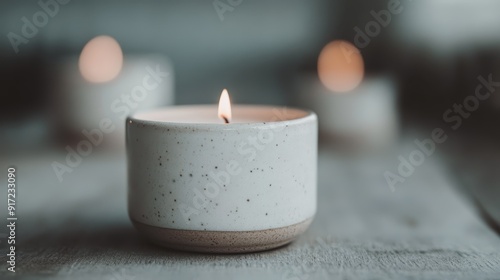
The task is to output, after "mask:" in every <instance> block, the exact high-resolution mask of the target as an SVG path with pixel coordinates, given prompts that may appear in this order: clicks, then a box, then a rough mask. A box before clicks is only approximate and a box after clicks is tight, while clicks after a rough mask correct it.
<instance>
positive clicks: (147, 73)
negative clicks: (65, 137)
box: [53, 36, 174, 147]
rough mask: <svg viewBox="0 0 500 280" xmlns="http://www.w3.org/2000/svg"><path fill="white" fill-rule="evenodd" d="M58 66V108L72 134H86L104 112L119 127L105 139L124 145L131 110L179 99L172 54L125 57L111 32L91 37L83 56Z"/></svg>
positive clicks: (61, 122)
mask: <svg viewBox="0 0 500 280" xmlns="http://www.w3.org/2000/svg"><path fill="white" fill-rule="evenodd" d="M56 72H57V73H56V74H55V76H56V77H58V78H59V80H58V81H57V83H56V84H55V85H54V87H55V88H54V90H53V92H54V93H55V96H54V98H53V100H54V105H55V107H56V108H54V110H53V111H54V112H55V114H54V117H55V119H56V122H57V123H58V124H59V126H60V127H61V128H62V129H63V130H64V131H65V132H67V133H70V134H73V135H72V136H77V137H78V136H79V137H85V136H83V134H82V130H83V129H85V130H87V131H90V130H93V129H97V128H99V124H100V122H101V121H102V120H103V119H104V118H106V119H110V120H111V121H112V123H113V127H115V130H114V131H113V132H111V133H108V134H106V137H104V143H106V144H113V147H116V146H121V147H124V144H125V141H124V137H123V135H124V131H125V126H124V120H125V119H126V117H127V116H128V115H129V114H130V113H133V112H136V111H138V110H143V109H148V108H155V107H159V106H166V105H170V104H172V103H173V101H174V88H173V83H174V80H173V77H174V75H173V68H172V66H171V63H170V62H169V60H168V59H167V58H166V57H165V56H163V55H159V54H140V55H139V54H133V55H127V56H125V57H124V56H123V53H122V50H121V47H120V45H119V44H118V42H117V41H116V40H115V39H113V38H111V37H109V36H97V37H95V38H93V39H92V40H90V41H89V42H88V43H87V44H86V45H85V46H84V47H83V49H82V51H81V54H80V56H79V57H76V56H73V57H66V58H64V59H61V60H59V61H58V62H57V65H56ZM77 137H75V138H77ZM108 146H109V145H108Z"/></svg>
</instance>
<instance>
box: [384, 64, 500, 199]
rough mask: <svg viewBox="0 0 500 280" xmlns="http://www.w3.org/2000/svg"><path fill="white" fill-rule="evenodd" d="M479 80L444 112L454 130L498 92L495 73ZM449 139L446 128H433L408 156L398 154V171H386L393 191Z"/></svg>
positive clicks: (448, 123) (387, 179)
mask: <svg viewBox="0 0 500 280" xmlns="http://www.w3.org/2000/svg"><path fill="white" fill-rule="evenodd" d="M477 80H478V81H479V83H478V85H477V86H476V88H475V91H474V94H471V95H469V96H467V97H465V98H464V100H463V101H462V103H460V104H456V103H455V104H453V106H452V107H451V108H450V109H448V110H446V111H445V112H444V113H443V121H444V122H445V123H446V124H447V125H448V126H449V128H451V129H452V130H457V129H459V128H460V127H461V126H462V124H463V121H464V119H468V118H469V117H470V116H471V115H472V113H473V112H475V111H477V110H478V109H479V106H480V105H481V102H482V101H486V100H488V99H489V98H490V97H491V95H492V93H494V92H496V88H498V87H500V82H495V81H493V74H489V75H488V78H487V79H486V78H484V77H483V76H478V77H477ZM447 139H448V134H447V133H446V131H445V129H443V128H439V127H437V128H435V129H433V130H432V132H431V136H430V137H429V138H426V139H424V140H418V139H416V140H415V141H414V144H415V146H416V148H415V149H414V150H413V151H411V152H410V153H409V155H408V156H407V157H403V156H401V155H400V156H398V160H399V164H398V166H397V168H396V170H397V172H391V171H385V172H384V178H385V180H386V182H387V185H388V186H389V188H390V189H391V191H392V192H394V191H396V188H395V187H396V184H398V183H404V182H405V181H406V179H408V178H409V177H410V176H411V175H412V174H413V173H414V172H415V170H416V168H417V167H418V166H420V165H422V164H423V163H424V162H425V160H426V158H428V157H430V156H432V155H433V154H434V152H435V151H436V148H437V147H436V146H437V144H442V143H444V142H445V141H446V140H447ZM396 173H397V174H396Z"/></svg>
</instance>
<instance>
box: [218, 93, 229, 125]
mask: <svg viewBox="0 0 500 280" xmlns="http://www.w3.org/2000/svg"><path fill="white" fill-rule="evenodd" d="M219 118H220V119H222V120H224V122H225V123H229V122H230V121H231V101H230V100H229V94H228V93H227V90H226V89H224V90H223V91H222V93H221V95H220V99H219Z"/></svg>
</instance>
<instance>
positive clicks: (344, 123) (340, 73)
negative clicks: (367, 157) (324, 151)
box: [296, 41, 398, 150]
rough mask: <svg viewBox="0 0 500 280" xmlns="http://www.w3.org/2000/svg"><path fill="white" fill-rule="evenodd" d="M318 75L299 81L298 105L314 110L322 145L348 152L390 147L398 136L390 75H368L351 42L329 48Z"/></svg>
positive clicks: (320, 62) (326, 48) (394, 91)
mask: <svg viewBox="0 0 500 280" xmlns="http://www.w3.org/2000/svg"><path fill="white" fill-rule="evenodd" d="M317 67H318V68H317V70H318V73H317V75H316V74H312V73H309V74H302V75H301V76H299V78H298V79H297V83H298V84H297V91H298V92H297V95H296V102H298V103H299V104H300V105H303V106H305V107H308V108H309V109H311V110H313V111H315V112H316V113H317V115H318V119H319V130H320V137H321V140H323V141H325V140H326V141H327V142H328V143H333V144H335V146H336V147H337V148H340V149H346V150H353V149H354V150H369V149H377V148H382V147H388V146H390V145H391V144H392V143H394V141H395V140H396V139H397V136H398V115H397V104H396V88H395V85H394V82H393V80H392V79H391V78H390V77H389V76H369V77H365V76H364V62H363V58H362V56H361V53H360V52H359V51H358V49H357V48H356V47H355V46H354V45H352V44H351V43H349V42H346V41H333V42H331V43H329V44H327V45H326V46H325V47H324V48H323V50H322V51H321V53H320V55H319V57H318V65H317Z"/></svg>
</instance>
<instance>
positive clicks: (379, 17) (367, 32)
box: [340, 0, 412, 63]
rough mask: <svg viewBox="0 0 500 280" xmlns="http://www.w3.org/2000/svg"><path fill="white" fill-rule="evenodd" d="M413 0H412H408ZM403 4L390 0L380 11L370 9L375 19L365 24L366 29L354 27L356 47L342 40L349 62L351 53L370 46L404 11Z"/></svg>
mask: <svg viewBox="0 0 500 280" xmlns="http://www.w3.org/2000/svg"><path fill="white" fill-rule="evenodd" d="M407 1H412V0H407ZM403 9H404V8H403V5H402V4H401V1H399V0H389V2H387V8H386V9H382V10H380V11H378V12H376V11H375V10H371V11H370V15H371V16H372V18H373V20H371V21H369V22H367V23H366V24H365V25H364V29H361V28H360V27H358V26H355V27H354V31H355V35H354V38H353V43H354V46H356V48H352V47H350V46H348V43H346V42H344V41H342V42H341V43H340V44H341V45H340V46H341V49H342V53H343V55H344V57H345V58H346V60H347V62H348V63H351V55H353V54H360V50H362V49H364V48H366V47H368V45H369V44H370V42H371V40H372V39H373V38H375V37H377V36H378V35H380V33H381V32H382V29H383V28H387V27H388V26H389V24H390V23H391V22H392V18H393V16H394V15H398V14H400V13H401V12H403Z"/></svg>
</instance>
